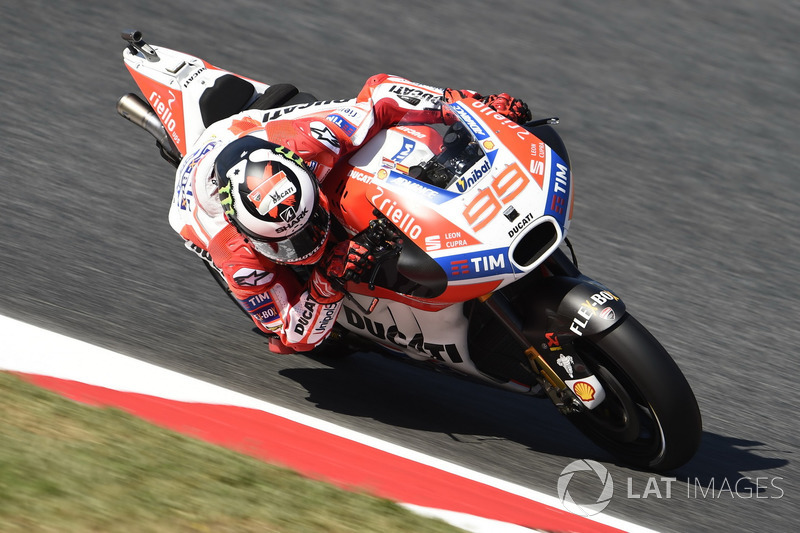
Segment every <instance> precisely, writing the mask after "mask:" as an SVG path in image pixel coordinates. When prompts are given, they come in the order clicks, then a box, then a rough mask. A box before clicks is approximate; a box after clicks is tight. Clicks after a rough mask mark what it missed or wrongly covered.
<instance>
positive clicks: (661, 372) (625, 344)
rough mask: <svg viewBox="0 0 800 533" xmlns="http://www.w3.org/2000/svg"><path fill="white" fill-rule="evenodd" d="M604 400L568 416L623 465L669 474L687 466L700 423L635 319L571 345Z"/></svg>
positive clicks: (684, 387)
mask: <svg viewBox="0 0 800 533" xmlns="http://www.w3.org/2000/svg"><path fill="white" fill-rule="evenodd" d="M575 349H576V350H577V352H578V355H579V356H580V357H581V359H583V361H584V362H585V363H586V364H587V365H588V366H589V367H590V369H591V370H592V371H593V372H594V373H595V375H596V376H597V378H598V379H599V380H600V382H601V383H602V385H603V388H604V389H605V391H606V399H605V400H604V401H603V402H602V403H601V404H600V405H599V406H597V407H596V408H595V409H593V410H591V411H589V410H587V411H584V412H582V413H579V414H574V415H570V416H569V418H570V420H571V421H572V422H573V423H574V424H575V425H576V426H577V427H578V429H580V430H581V431H582V432H583V433H584V434H585V435H586V436H588V437H589V438H590V439H591V440H592V441H593V442H595V443H596V444H597V445H599V446H600V447H602V448H603V449H605V450H607V451H609V452H610V453H612V454H614V455H615V456H617V457H619V458H620V459H622V460H623V461H625V462H626V463H628V464H631V465H634V466H637V467H641V468H647V469H650V470H669V469H673V468H677V467H679V466H681V465H682V464H684V463H686V462H687V461H688V460H689V459H691V457H692V456H693V455H694V453H695V452H696V451H697V447H698V446H699V444H700V437H701V435H702V422H701V417H700V409H699V408H698V406H697V400H696V399H695V397H694V393H693V392H692V389H691V388H690V386H689V383H688V382H687V381H686V378H685V377H684V375H683V374H682V373H681V371H680V369H679V368H678V366H677V365H676V364H675V362H674V361H673V360H672V358H671V357H670V356H669V354H668V353H667V351H666V350H665V349H664V348H663V347H662V346H661V344H660V343H659V342H658V341H657V340H656V339H655V338H654V337H653V336H652V335H651V334H650V332H649V331H647V329H645V327H644V326H642V325H641V324H640V323H639V322H638V321H637V320H636V319H635V318H633V317H632V316H630V315H627V316H626V317H625V319H624V320H622V322H620V323H619V324H618V325H617V327H615V328H614V329H613V330H611V331H607V332H603V333H601V334H598V335H594V336H591V337H585V338H583V337H582V338H579V339H577V340H576V341H575Z"/></svg>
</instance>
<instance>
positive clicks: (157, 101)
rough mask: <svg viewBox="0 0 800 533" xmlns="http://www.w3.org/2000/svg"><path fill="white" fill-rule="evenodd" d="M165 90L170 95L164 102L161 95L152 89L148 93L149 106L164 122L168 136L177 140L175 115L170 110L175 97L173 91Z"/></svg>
mask: <svg viewBox="0 0 800 533" xmlns="http://www.w3.org/2000/svg"><path fill="white" fill-rule="evenodd" d="M167 92H168V93H169V96H170V97H169V99H168V100H167V102H166V103H164V100H163V99H162V98H161V95H160V94H158V92H156V91H153V92H152V93H151V94H150V98H149V100H150V106H151V107H152V108H153V111H155V112H156V114H157V115H158V118H160V119H161V122H162V124H164V127H165V128H167V131H168V132H169V134H170V136H171V137H172V138H173V139H175V141H176V142H177V141H178V134H177V132H176V131H175V130H176V128H177V127H178V123H177V122H176V121H175V117H174V116H173V112H172V104H173V103H174V102H175V100H176V97H175V93H173V92H172V91H167Z"/></svg>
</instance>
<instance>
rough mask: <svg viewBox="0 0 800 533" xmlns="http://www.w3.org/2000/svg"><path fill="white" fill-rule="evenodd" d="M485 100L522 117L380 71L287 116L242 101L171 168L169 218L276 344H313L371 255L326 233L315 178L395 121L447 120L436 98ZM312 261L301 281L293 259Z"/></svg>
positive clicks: (516, 106) (507, 101)
mask: <svg viewBox="0 0 800 533" xmlns="http://www.w3.org/2000/svg"><path fill="white" fill-rule="evenodd" d="M464 97H472V98H477V99H482V100H483V102H484V103H485V104H487V105H488V106H490V107H492V108H493V109H495V110H496V111H497V112H499V113H501V114H503V115H504V116H506V117H507V118H509V119H511V120H513V121H515V122H517V123H520V124H522V123H524V122H527V121H529V120H530V118H531V115H530V111H529V110H528V106H527V105H525V104H524V103H523V102H522V101H520V100H518V99H515V98H512V97H510V96H509V95H508V94H506V93H501V94H497V95H491V96H488V97H482V96H481V95H479V94H477V93H474V92H472V91H458V90H452V89H445V90H442V89H439V88H435V87H429V86H425V85H420V84H417V83H414V82H411V81H409V80H407V79H404V78H400V77H396V76H389V75H387V74H379V75H376V76H373V77H372V78H370V79H369V80H367V82H366V84H365V85H364V87H363V88H362V89H361V91H360V92H359V94H358V96H357V97H356V98H355V99H354V100H349V101H346V102H344V103H340V104H335V105H328V106H308V107H306V108H304V109H302V110H301V111H299V112H294V113H292V118H291V119H282V118H280V117H278V118H277V119H274V120H267V121H266V122H263V121H262V120H264V119H266V118H267V117H266V116H264V112H263V111H257V112H253V111H245V112H242V113H239V114H237V115H234V116H232V117H229V118H226V119H223V120H221V121H219V122H216V123H214V124H212V125H211V126H210V127H208V129H206V130H205V132H204V133H203V134H202V135H201V137H200V139H199V140H198V141H197V143H196V144H195V145H194V146H192V147H191V148H189V149H188V150H187V155H186V157H184V158H183V160H182V162H181V164H180V166H179V167H178V170H177V173H176V186H175V192H174V196H173V200H172V204H171V207H170V213H169V220H170V225H171V226H172V227H173V229H175V231H176V232H178V233H179V234H180V235H181V236H182V237H183V238H184V239H185V241H186V246H187V247H188V248H190V249H192V250H193V251H195V252H196V253H198V254H200V255H201V256H202V257H203V258H204V259H206V260H207V261H209V263H210V264H212V265H213V267H214V268H216V269H217V271H218V272H220V274H221V275H222V276H223V277H224V279H225V281H226V282H227V284H228V286H229V288H230V290H231V293H232V294H233V296H234V297H235V298H237V299H238V300H239V302H240V303H241V305H242V307H243V308H244V309H245V310H247V311H248V313H250V315H251V317H252V319H253V321H254V322H255V325H256V326H257V328H258V329H259V330H260V331H262V332H264V333H266V334H268V335H269V336H270V343H269V348H270V351H272V352H274V353H291V352H294V351H307V350H311V349H313V348H314V347H315V346H317V345H319V344H320V343H321V342H322V341H323V340H324V339H325V338H326V337H327V336H328V334H329V333H330V331H331V329H332V328H333V325H334V324H335V322H336V317H337V315H338V313H339V310H340V308H341V305H342V304H341V302H342V299H343V297H344V294H343V293H342V291H341V288H342V287H343V286H344V283H345V282H346V281H347V280H357V279H358V276H360V274H361V273H363V272H364V271H365V270H367V269H368V268H369V266H370V264H371V261H372V260H373V258H372V256H371V255H370V250H369V249H368V248H367V247H365V246H363V245H362V244H361V243H359V242H356V241H355V240H344V241H342V242H338V243H333V242H332V241H331V239H330V234H331V216H330V212H329V209H328V200H327V198H326V197H325V195H324V193H323V192H322V191H321V190H320V188H319V183H321V182H322V181H323V180H324V179H325V176H326V175H327V174H328V173H329V172H330V170H331V169H332V168H333V167H334V166H335V165H336V163H337V161H339V160H340V159H342V158H344V157H346V156H348V155H350V154H352V153H353V152H354V151H355V150H357V149H358V148H359V147H361V146H363V145H364V144H365V143H366V142H367V141H368V140H370V139H371V138H372V137H373V136H374V135H375V134H376V133H378V132H379V131H381V130H382V129H385V128H386V127H388V126H391V125H395V124H400V123H424V124H433V123H443V122H444V123H449V122H451V121H452V119H448V117H447V116H445V114H444V111H443V107H442V105H441V101H442V99H444V100H445V101H448V102H452V101H455V100H457V99H460V98H464ZM300 265H305V266H313V268H312V269H311V274H310V276H309V278H308V280H306V281H305V282H302V281H301V280H300V278H299V277H298V275H297V274H296V272H295V270H293V268H292V267H294V266H300Z"/></svg>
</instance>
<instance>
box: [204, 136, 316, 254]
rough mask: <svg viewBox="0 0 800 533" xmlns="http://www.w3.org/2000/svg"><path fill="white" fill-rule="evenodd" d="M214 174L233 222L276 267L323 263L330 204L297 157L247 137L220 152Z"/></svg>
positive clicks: (260, 140)
mask: <svg viewBox="0 0 800 533" xmlns="http://www.w3.org/2000/svg"><path fill="white" fill-rule="evenodd" d="M214 172H215V174H216V177H217V180H218V185H219V193H220V197H219V199H220V202H221V203H222V207H223V208H224V209H225V214H226V215H227V217H228V220H229V221H230V223H231V224H232V225H233V226H234V227H236V229H237V230H238V231H239V232H240V233H242V234H243V235H244V236H245V237H246V238H247V239H248V240H249V241H250V243H251V244H252V245H253V247H254V248H255V249H256V251H257V252H259V253H260V254H262V255H264V256H266V257H267V258H268V259H270V260H272V261H275V262H276V263H294V264H309V263H314V262H316V261H317V260H318V259H319V258H320V257H321V255H322V253H323V251H324V247H325V242H326V241H327V238H328V234H329V232H330V214H329V213H328V209H327V207H328V205H327V204H328V203H327V200H326V199H325V196H324V195H323V194H321V193H320V191H319V187H318V185H317V178H316V177H315V176H314V175H313V174H312V173H311V171H310V170H308V168H307V167H306V165H305V163H304V162H303V160H302V159H301V158H300V157H299V156H298V155H297V154H295V153H294V152H292V151H291V150H289V149H288V148H285V147H283V146H280V145H278V144H275V143H272V142H269V141H266V140H264V139H260V138H258V137H252V136H245V137H242V138H241V139H237V140H235V141H233V142H232V143H230V144H229V145H228V146H226V147H225V148H224V149H223V150H222V151H221V152H220V154H219V156H218V157H217V159H216V161H215V163H214Z"/></svg>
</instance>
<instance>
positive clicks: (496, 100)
mask: <svg viewBox="0 0 800 533" xmlns="http://www.w3.org/2000/svg"><path fill="white" fill-rule="evenodd" d="M464 98H475V99H476V100H480V101H481V102H483V103H484V104H486V105H488V106H489V107H491V108H492V109H494V110H495V111H497V112H498V113H500V114H501V115H503V116H505V117H508V118H509V119H511V120H513V121H514V122H516V123H517V124H524V123H526V122H530V120H531V110H530V109H529V108H528V104H526V103H525V102H523V101H522V100H519V99H517V98H513V97H512V96H510V95H509V94H508V93H500V94H491V95H489V96H482V95H480V94H478V93H476V92H473V91H463V90H458V89H445V90H444V101H445V102H447V103H453V102H456V101H458V100H461V99H464ZM453 122H455V117H450V116H448V112H447V111H445V114H444V123H445V124H452V123H453Z"/></svg>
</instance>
